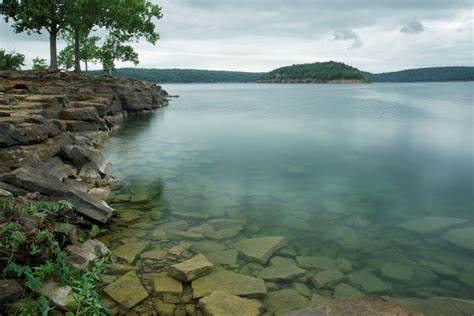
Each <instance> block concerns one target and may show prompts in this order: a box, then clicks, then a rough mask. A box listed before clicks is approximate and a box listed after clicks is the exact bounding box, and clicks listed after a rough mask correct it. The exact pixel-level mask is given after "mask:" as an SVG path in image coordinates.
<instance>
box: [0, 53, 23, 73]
mask: <svg viewBox="0 0 474 316" xmlns="http://www.w3.org/2000/svg"><path fill="white" fill-rule="evenodd" d="M24 65H25V55H23V54H20V53H17V52H14V51H12V52H10V53H7V52H6V51H5V50H4V49H0V70H20V69H21V66H24Z"/></svg>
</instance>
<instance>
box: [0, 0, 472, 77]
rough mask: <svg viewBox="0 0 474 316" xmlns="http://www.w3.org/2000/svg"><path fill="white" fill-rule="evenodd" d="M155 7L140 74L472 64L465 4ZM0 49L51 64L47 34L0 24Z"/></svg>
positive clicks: (384, 1) (201, 0)
mask: <svg viewBox="0 0 474 316" xmlns="http://www.w3.org/2000/svg"><path fill="white" fill-rule="evenodd" d="M152 1H153V2H155V3H158V4H160V5H161V6H162V7H163V14H164V17H163V19H161V20H159V21H158V22H157V30H158V31H159V33H160V35H161V39H160V40H159V41H158V44H157V45H156V46H152V45H150V44H148V43H145V42H140V43H138V44H134V45H135V49H136V50H137V52H138V53H139V55H140V59H141V64H140V66H142V67H159V68H174V67H178V68H184V67H186V68H209V69H229V70H249V71H266V70H271V69H273V68H276V67H279V66H283V65H287V64H294V63H302V62H314V61H324V60H339V61H342V62H346V63H348V64H352V65H354V66H356V67H358V68H361V69H364V70H368V71H390V70H397V69H401V68H406V67H418V66H419V67H424V66H437V65H449V64H452V63H460V64H472V57H471V51H472V39H471V33H472V21H471V19H472V13H471V10H472V4H471V2H470V0H450V1H446V0H417V1H393V0H332V1H327V0H292V1H288V0H226V1H222V0H152ZM410 20H416V21H423V24H424V26H426V27H429V29H430V32H426V33H425V35H424V36H423V41H422V42H420V41H419V40H416V37H408V36H405V33H401V32H400V27H401V26H404V27H407V26H409V25H407V21H410ZM412 29H413V28H412ZM458 30H459V31H458ZM439 38H444V39H445V40H444V41H443V43H440V41H439ZM0 41H1V42H2V47H3V48H6V49H13V48H16V49H17V50H19V51H24V52H25V54H27V59H29V60H31V59H32V58H33V57H35V56H36V55H38V56H40V57H42V58H45V57H46V58H47V57H48V44H47V34H44V35H36V36H34V37H33V36H32V37H29V36H27V35H18V34H14V33H13V31H12V29H11V27H9V26H8V25H6V24H5V23H3V22H0ZM59 45H60V46H61V45H63V43H60V44H59ZM387 47H390V50H387ZM356 48H357V49H356ZM348 49H349V50H348ZM420 56H423V58H421V57H420ZM127 66H130V65H129V64H127ZM97 67H99V66H97Z"/></svg>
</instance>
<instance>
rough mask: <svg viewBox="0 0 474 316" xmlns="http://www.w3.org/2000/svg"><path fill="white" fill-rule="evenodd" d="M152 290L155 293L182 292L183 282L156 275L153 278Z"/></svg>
mask: <svg viewBox="0 0 474 316" xmlns="http://www.w3.org/2000/svg"><path fill="white" fill-rule="evenodd" d="M153 290H154V293H155V294H159V295H160V294H165V293H167V294H169V293H171V294H181V293H183V284H182V283H181V281H178V280H175V279H173V278H170V277H167V276H157V277H154V278H153Z"/></svg>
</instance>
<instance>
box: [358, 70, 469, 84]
mask: <svg viewBox="0 0 474 316" xmlns="http://www.w3.org/2000/svg"><path fill="white" fill-rule="evenodd" d="M366 75H367V76H368V77H369V78H370V80H371V81H373V82H445V81H474V67H432V68H419V69H408V70H402V71H396V72H385V73H380V74H371V73H366Z"/></svg>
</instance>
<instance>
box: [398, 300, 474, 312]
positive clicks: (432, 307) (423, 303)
mask: <svg viewBox="0 0 474 316" xmlns="http://www.w3.org/2000/svg"><path fill="white" fill-rule="evenodd" d="M393 301H395V302H396V303H397V304H400V305H402V306H403V307H405V308H409V309H412V310H414V311H417V312H419V313H424V314H425V315H474V301H473V300H462V299H457V298H449V297H433V298H429V299H421V298H394V299H393Z"/></svg>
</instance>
